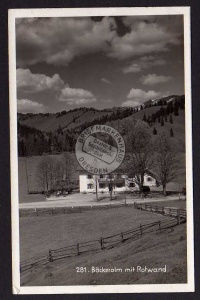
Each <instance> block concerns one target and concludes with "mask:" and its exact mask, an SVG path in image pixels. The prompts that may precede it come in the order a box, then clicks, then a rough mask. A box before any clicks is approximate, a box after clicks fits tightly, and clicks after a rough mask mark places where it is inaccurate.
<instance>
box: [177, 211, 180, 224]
mask: <svg viewBox="0 0 200 300" xmlns="http://www.w3.org/2000/svg"><path fill="white" fill-rule="evenodd" d="M177 224H180V209H178V210H177Z"/></svg>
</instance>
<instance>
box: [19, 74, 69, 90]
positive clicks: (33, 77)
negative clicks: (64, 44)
mask: <svg viewBox="0 0 200 300" xmlns="http://www.w3.org/2000/svg"><path fill="white" fill-rule="evenodd" d="M64 85H65V83H64V81H63V80H62V79H61V78H60V76H59V75H58V74H54V75H53V76H52V77H49V76H46V75H44V74H33V73H31V71H30V70H29V69H17V88H18V91H23V92H27V93H37V92H42V91H45V90H51V91H54V92H58V91H60V90H61V88H63V87H64Z"/></svg>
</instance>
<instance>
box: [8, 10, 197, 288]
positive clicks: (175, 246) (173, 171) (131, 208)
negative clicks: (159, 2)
mask: <svg viewBox="0 0 200 300" xmlns="http://www.w3.org/2000/svg"><path fill="white" fill-rule="evenodd" d="M9 68H10V134H11V187H12V191H11V196H12V256H13V259H12V270H13V293H19V294H27V293H55V292H56V293H85V292H88V293H105V292H107V293H115V292H116V293H119V292H122V293H125V292H128V293H136V292H141V291H142V292H159V291H162V292H163V291H164V289H165V290H166V291H167V292H192V291H194V254H193V191H192V185H193V181H192V134H191V127H192V125H191V124H192V116H191V78H190V9H189V7H178V8H177V7H170V8H169V7H168V8H165V7H162V8H161V7H154V8H150V7H149V8H105V9H104V8H92V9H88V10H87V9H78V8H77V9H46V10H43V9H35V10H34V9H25V10H19V9H13V10H10V11H9Z"/></svg>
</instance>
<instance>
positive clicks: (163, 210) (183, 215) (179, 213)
mask: <svg viewBox="0 0 200 300" xmlns="http://www.w3.org/2000/svg"><path fill="white" fill-rule="evenodd" d="M134 207H135V208H136V209H140V210H145V211H150V212H155V213H159V214H162V215H165V216H170V217H175V218H177V219H178V220H180V219H185V220H186V219H187V212H186V209H180V208H173V207H164V206H158V205H151V204H146V203H134Z"/></svg>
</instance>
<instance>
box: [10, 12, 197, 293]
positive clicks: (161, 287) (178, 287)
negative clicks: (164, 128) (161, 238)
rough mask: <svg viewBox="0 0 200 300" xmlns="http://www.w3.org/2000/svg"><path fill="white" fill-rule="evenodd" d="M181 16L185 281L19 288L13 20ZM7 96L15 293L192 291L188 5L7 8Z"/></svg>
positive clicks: (191, 182)
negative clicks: (184, 148)
mask: <svg viewBox="0 0 200 300" xmlns="http://www.w3.org/2000/svg"><path fill="white" fill-rule="evenodd" d="M179 14H181V15H184V53H185V58H184V66H185V98H186V103H185V105H186V107H185V117H186V121H185V124H186V126H185V133H186V170H187V172H186V187H187V199H188V201H187V266H188V283H187V284H153V285H152V284H142V285H141V284H140V285H135V284H133V285H107V286H105V285H99V286H41V287H36V286H35V287H21V286H20V273H19V263H20V262H19V245H20V244H19V213H18V208H19V199H18V157H17V101H16V46H15V19H16V18H28V17H29V18H30V17H75V16H79V17H80V16H117V15H118V16H128V15H137V16H138V15H179ZM8 23H9V24H8V25H9V86H10V91H9V97H10V145H11V146H10V153H11V154H10V155H11V156H10V161H11V201H12V211H11V214H12V280H13V293H14V294H73V293H74V294H75V293H76V294H84V293H155V292H170V293H172V292H193V291H194V239H193V234H194V233H193V201H192V199H193V180H192V178H193V174H192V110H191V53H190V48H191V47H190V43H191V41H190V7H140V8H136V7H134V8H131V7H127V8H124V7H123V8H65V9H11V10H9V18H8Z"/></svg>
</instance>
